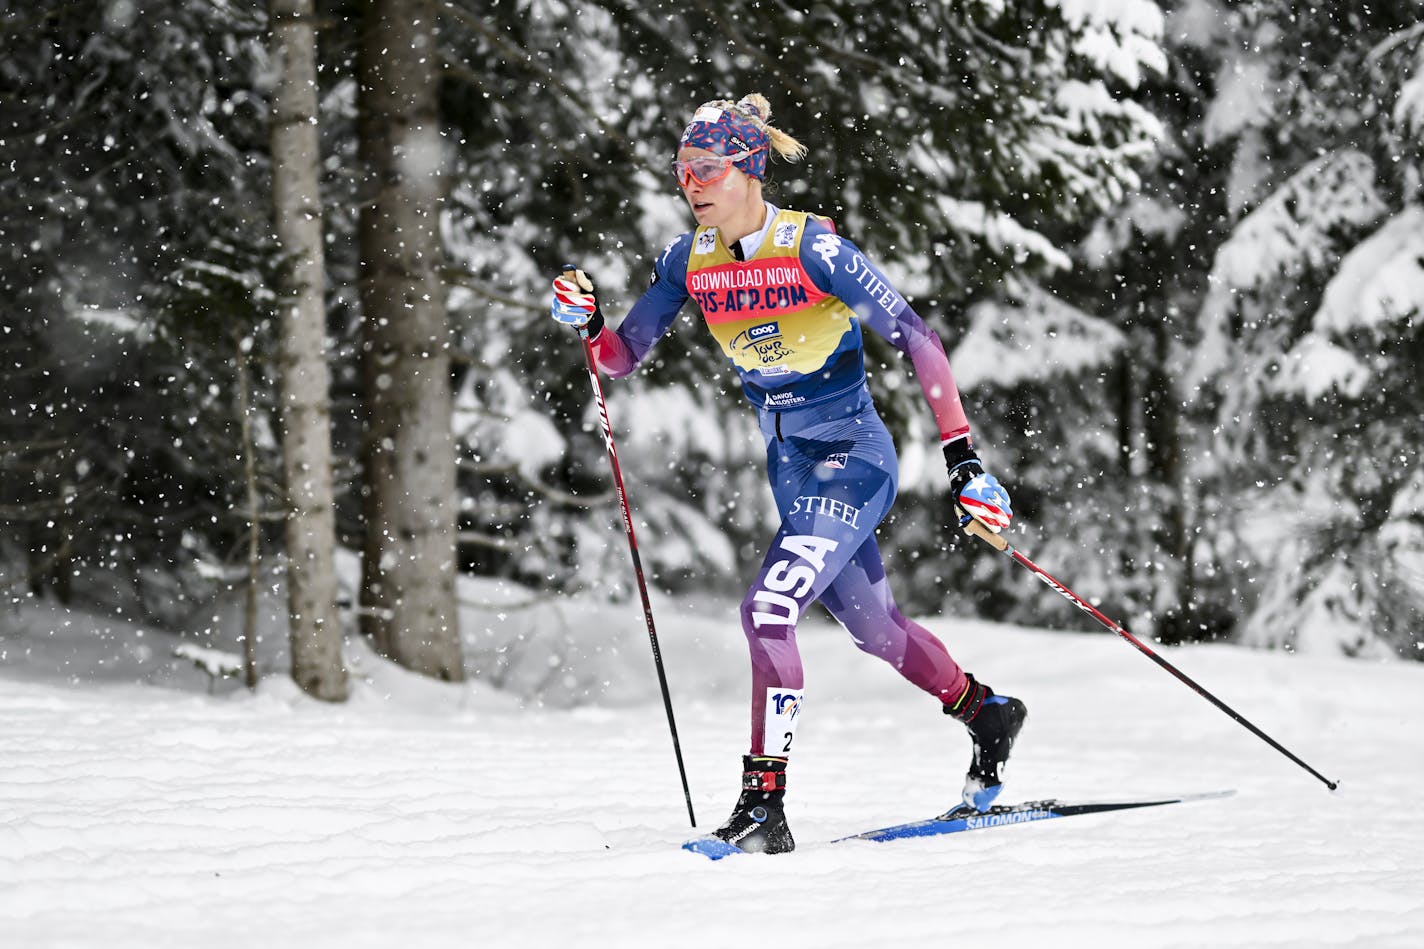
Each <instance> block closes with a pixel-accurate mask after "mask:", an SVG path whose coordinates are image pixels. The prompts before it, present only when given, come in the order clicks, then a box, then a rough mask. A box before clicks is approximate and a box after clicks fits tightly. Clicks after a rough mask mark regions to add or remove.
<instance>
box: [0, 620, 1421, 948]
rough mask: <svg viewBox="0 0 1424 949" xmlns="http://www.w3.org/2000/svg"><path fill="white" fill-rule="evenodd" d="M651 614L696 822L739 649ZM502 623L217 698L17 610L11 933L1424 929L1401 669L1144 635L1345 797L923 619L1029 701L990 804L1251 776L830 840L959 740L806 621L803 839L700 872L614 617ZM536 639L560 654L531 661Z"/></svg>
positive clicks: (573, 941)
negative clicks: (414, 651)
mask: <svg viewBox="0 0 1424 949" xmlns="http://www.w3.org/2000/svg"><path fill="white" fill-rule="evenodd" d="M656 608H657V611H658V612H656V614H655V615H657V617H658V621H659V631H660V638H661V641H662V645H663V650H664V654H665V658H666V662H667V665H668V669H669V673H670V679H671V684H672V691H673V698H674V702H675V706H676V709H677V712H678V715H679V718H678V725H679V728H680V730H681V733H682V743H683V749H684V753H685V754H686V757H687V763H688V770H689V776H690V779H691V785H692V790H693V800H694V804H695V806H696V811H697V818H698V823H699V827H700V828H702V829H710V828H711V827H714V826H715V825H716V824H717V823H718V822H720V821H721V819H722V818H723V817H725V816H726V812H727V810H728V809H729V808H730V805H731V803H732V801H733V799H734V798H735V795H736V782H737V780H738V769H739V760H738V756H739V755H740V754H741V752H742V750H743V743H744V741H745V733H746V718H747V713H746V702H745V695H744V692H745V689H746V685H745V681H744V672H743V667H744V664H745V658H744V653H743V646H742V643H741V638H740V632H739V631H738V630H737V628H736V626H735V624H734V623H733V622H732V620H731V617H732V616H733V613H732V612H731V610H730V609H728V610H726V611H724V612H723V613H721V614H704V613H695V612H691V611H689V610H687V609H683V610H678V609H677V608H676V607H675V605H674V604H672V603H669V602H666V601H659V602H658V603H657V604H656ZM539 609H543V610H544V612H543V613H540V612H539ZM500 615H505V616H506V618H505V619H499V616H500ZM520 616H522V617H523V619H519V618H518V617H515V616H512V615H508V614H494V613H490V614H485V615H483V617H481V616H471V615H467V617H466V625H467V629H466V634H467V636H468V637H469V645H470V655H471V663H472V667H474V668H477V669H480V670H481V676H483V678H481V679H477V680H475V681H473V682H472V683H470V684H467V685H464V686H444V685H439V684H435V683H431V682H427V681H423V680H417V679H415V678H414V677H411V676H409V675H407V674H405V673H403V672H401V671H400V670H398V669H395V668H393V667H391V666H389V665H388V664H385V663H383V662H380V661H379V660H377V659H375V658H373V657H371V656H370V655H369V654H363V653H362V652H360V651H359V649H358V648H357V647H353V648H352V656H353V658H354V659H355V660H356V661H357V662H358V664H359V677H358V678H357V679H356V682H355V690H354V695H353V698H352V700H351V701H350V702H349V703H347V704H346V705H342V706H325V705H321V704H318V703H316V702H313V701H310V700H308V699H305V698H303V697H302V696H301V695H300V694H299V693H298V692H297V691H296V690H295V688H294V687H293V686H292V685H291V684H290V682H289V680H287V679H285V678H284V677H282V676H281V675H272V676H270V677H269V678H267V679H266V680H265V681H264V682H263V684H262V686H261V688H260V689H259V691H258V692H257V694H255V695H251V694H249V693H247V692H245V691H242V690H240V689H233V688H231V687H227V688H224V689H222V690H220V691H219V694H217V695H214V696H209V695H207V694H205V690H206V685H205V683H206V679H205V677H204V676H203V675H202V674H201V673H199V672H197V670H196V669H194V668H193V667H192V666H191V664H186V663H181V664H177V665H175V664H174V663H173V662H172V661H170V660H168V659H167V652H166V650H164V649H160V648H158V645H159V644H158V643H157V642H155V636H156V634H152V633H150V634H149V635H148V636H147V639H148V641H149V642H150V643H153V644H154V646H153V648H151V649H150V650H149V652H147V653H146V654H143V655H137V654H132V650H130V649H129V648H128V647H127V646H125V647H124V649H123V650H120V651H124V652H125V655H127V656H128V658H127V659H124V660H122V661H120V660H116V659H114V658H113V657H110V660H109V661H108V663H107V664H106V665H103V666H102V667H100V666H98V665H96V661H95V660H94V659H93V657H92V656H90V655H89V653H87V652H86V651H85V649H84V648H83V645H82V643H81V642H80V641H81V640H86V637H87V638H88V639H89V640H92V638H93V631H92V630H85V629H83V628H81V627H82V624H78V623H71V625H70V626H69V627H64V626H63V623H61V622H56V621H55V619H56V617H55V616H53V615H51V616H49V617H48V618H46V616H45V614H42V613H40V614H36V613H31V614H29V620H28V622H29V625H28V626H27V627H26V628H24V629H23V630H19V628H18V627H17V626H16V625H15V624H13V623H12V624H10V626H9V628H8V629H7V630H6V631H5V633H4V635H3V636H0V934H3V935H0V944H3V945H4V946H6V947H11V946H13V947H25V949H30V947H50V946H86V947H87V946H103V947H106V949H119V947H130V946H132V947H144V949H151V947H155V946H204V947H208V949H213V947H229V946H231V947H253V946H302V947H309V946H333V947H341V949H355V947H364V946H372V947H375V946H382V947H384V946H392V945H402V946H408V947H445V946H449V947H461V949H467V947H472V946H480V947H487V946H488V947H503V946H551V945H558V946H620V947H622V946H678V947H695V946H709V947H718V949H724V947H728V946H735V945H747V944H757V945H761V944H768V943H769V944H777V945H797V946H804V947H830V946H847V947H857V949H863V947H867V946H888V945H895V944H897V943H901V944H907V943H908V941H909V940H914V941H916V942H917V943H919V944H922V945H929V944H933V945H940V946H948V945H959V946H983V947H991V946H992V947H1002V946H1033V947H1040V946H1093V947H1104V946H1108V947H1112V946H1123V947H1129V946H1130V947H1134V949H1146V947H1168V946H1181V947H1199V946H1208V945H1210V946H1370V947H1392V946H1401V947H1403V946H1410V947H1414V946H1419V945H1424V885H1421V882H1420V881H1421V879H1424V808H1421V807H1420V806H1419V789H1420V787H1421V785H1424V753H1421V743H1420V740H1419V737H1418V736H1419V725H1420V722H1421V721H1424V666H1421V665H1417V664H1402V663H1392V664H1377V663H1370V662H1361V661H1351V660H1346V659H1337V658H1325V657H1310V656H1289V655H1285V654H1280V653H1261V652H1251V651H1246V650H1243V649H1240V648H1232V647H1224V646H1223V647H1215V646H1205V647H1190V648H1183V649H1174V650H1165V651H1164V654H1165V655H1167V656H1169V658H1170V659H1171V660H1173V661H1174V662H1176V663H1177V664H1178V665H1180V666H1181V667H1182V668H1183V669H1184V670H1185V671H1186V672H1188V673H1189V674H1191V675H1193V676H1195V677H1196V678H1197V679H1198V680H1199V681H1200V682H1202V684H1203V685H1205V686H1206V687H1207V688H1210V689H1212V690H1213V691H1214V692H1216V694H1218V695H1219V696H1220V697H1221V698H1222V699H1223V700H1225V701H1226V702H1228V703H1230V704H1233V705H1234V706H1235V707H1236V708H1238V710H1239V711H1241V712H1242V713H1243V714H1244V715H1246V716H1247V717H1248V718H1250V719H1252V720H1253V721H1254V722H1255V723H1256V724H1257V725H1259V726H1260V727H1261V728H1263V729H1264V730H1265V731H1266V732H1268V733H1269V734H1271V735H1272V736H1273V737H1275V738H1276V739H1277V740H1279V741H1281V742H1282V743H1283V744H1285V745H1286V746H1287V747H1289V748H1290V749H1291V750H1293V751H1295V752H1296V753H1297V754H1299V755H1301V756H1302V757H1303V758H1304V759H1305V760H1306V761H1308V762H1310V763H1311V764H1312V765H1314V766H1315V767H1317V768H1319V769H1320V770H1322V771H1324V772H1325V773H1326V774H1327V775H1329V776H1330V777H1337V778H1339V779H1341V780H1342V782H1343V783H1342V786H1341V789H1340V791H1338V792H1336V793H1334V794H1332V793H1331V792H1329V791H1327V790H1326V789H1325V787H1324V786H1323V785H1322V784H1320V783H1319V782H1317V781H1316V780H1314V779H1313V778H1311V777H1310V776H1309V775H1307V774H1306V773H1305V772H1303V771H1301V770H1300V769H1299V768H1297V767H1296V766H1294V765H1293V764H1291V763H1290V762H1288V761H1287V760H1286V759H1284V758H1283V757H1281V756H1280V755H1279V754H1277V753H1276V752H1275V751H1273V750H1271V749H1270V748H1269V747H1267V746H1266V745H1265V744H1264V743H1262V742H1261V741H1260V740H1258V739H1257V738H1256V737H1254V736H1252V735H1251V734H1249V733H1248V732H1247V731H1245V730H1244V729H1242V728H1241V727H1240V726H1239V725H1237V724H1236V723H1234V722H1232V721H1231V720H1230V719H1228V718H1227V717H1226V716H1224V715H1222V714H1221V713H1220V712H1219V711H1217V710H1216V709H1214V708H1212V707H1211V706H1210V705H1208V704H1207V703H1206V702H1205V701H1203V700H1202V699H1201V698H1200V697H1199V696H1197V695H1195V694H1193V693H1192V692H1190V691H1189V690H1188V689H1186V688H1184V687H1182V686H1181V684H1180V683H1177V682H1175V681H1174V680H1173V679H1172V678H1171V677H1170V676H1168V675H1167V674H1166V673H1164V672H1163V671H1162V670H1160V669H1158V668H1157V667H1156V666H1154V665H1153V664H1152V663H1150V662H1148V661H1147V660H1146V659H1144V658H1143V657H1142V656H1140V655H1139V654H1137V653H1136V652H1135V651H1134V650H1132V649H1131V648H1130V647H1129V646H1128V645H1127V644H1125V643H1123V642H1121V641H1119V640H1117V639H1116V638H1114V637H1110V636H1105V635H1086V634H1069V633H1049V632H1044V631H1037V630H1030V629H1020V628H1014V627H1004V626H994V625H989V624H982V623H960V622H955V621H952V620H931V621H930V623H929V625H930V626H931V628H933V629H934V630H935V631H936V632H937V633H939V634H940V635H942V636H943V637H944V639H945V640H946V642H947V643H949V644H950V647H951V650H952V651H953V652H954V653H955V655H956V656H957V657H958V658H959V659H960V660H961V661H962V662H963V663H964V664H965V665H966V666H968V667H969V668H971V669H973V670H974V671H976V673H978V674H980V675H981V676H982V677H983V678H984V679H985V680H986V681H988V682H989V683H991V684H992V685H994V686H995V687H996V688H999V689H1000V690H1003V691H1009V692H1013V693H1015V694H1017V695H1020V696H1022V697H1023V698H1024V699H1025V700H1026V701H1027V703H1028V706H1029V710H1030V720H1029V724H1028V726H1027V728H1026V730H1025V732H1024V734H1023V737H1022V739H1021V741H1020V745H1019V747H1018V751H1017V754H1016V758H1015V762H1014V766H1013V767H1012V769H1011V771H1010V782H1009V790H1008V791H1007V792H1006V795H1005V798H1006V799H1007V800H1022V799H1032V798H1041V797H1049V796H1057V797H1060V798H1064V799H1078V798H1102V797H1135V796H1139V795H1151V794H1160V793H1169V794H1170V793H1178V792H1196V791H1210V790H1215V789H1224V788H1234V789H1236V791H1237V792H1238V793H1237V794H1236V795H1235V796H1234V797H1231V798H1228V799H1225V800H1219V801H1208V802H1203V803H1193V804H1181V805H1173V806H1169V807H1162V808H1153V809H1147V810H1142V811H1132V812H1124V813H1118V814H1110V815H1103V816H1090V817H1078V818H1073V819H1070V820H1064V821H1051V822H1047V823H1043V824H1034V825H1027V826H1017V827H1007V828H999V829H994V830H990V831H986V832H982V833H970V834H960V835H955V836H950V837H943V838H937V839H928V840H919V841H905V842H899V843H891V844H871V843H851V844H831V843H828V841H829V840H831V839H832V838H835V837H838V836H841V835H845V834H849V833H853V832H857V831H861V830H865V829H868V828H871V827H874V826H877V825H880V824H886V823H892V822H897V821H902V820H909V819H914V818H918V817H925V816H929V815H931V814H933V813H935V812H937V811H938V810H941V809H943V808H945V807H946V806H948V805H949V804H951V803H953V802H954V800H955V798H956V797H957V794H958V787H959V783H960V775H961V774H962V770H963V767H964V765H965V763H966V760H967V756H968V743H967V740H966V739H965V738H964V736H963V732H962V729H960V728H959V727H958V726H957V725H955V724H954V723H953V722H951V721H949V720H948V719H946V718H944V717H943V716H942V715H940V714H939V712H938V710H937V708H936V707H935V705H934V704H933V703H932V702H931V701H930V700H928V699H927V698H926V697H924V696H923V695H921V694H919V693H917V692H916V691H915V690H913V689H912V688H910V687H909V686H908V685H906V684H904V683H903V682H902V681H901V680H900V679H899V678H898V677H897V676H896V675H894V673H893V672H891V671H890V670H889V669H888V668H887V667H884V666H883V665H881V664H880V663H878V662H876V661H875V660H873V659H870V658H869V657H866V656H864V655H862V654H861V653H859V652H858V651H857V650H856V649H855V648H854V647H853V646H852V645H851V644H850V643H849V642H848V641H846V640H845V638H844V635H843V634H842V633H841V632H840V631H839V629H838V628H836V627H833V626H832V625H831V624H829V623H828V622H823V621H820V620H816V621H809V622H807V623H806V624H805V625H804V628H803V633H802V643H803V648H804V652H805V656H806V665H807V670H808V698H807V706H806V712H805V718H804V719H803V724H802V725H801V728H800V732H799V734H798V738H797V748H798V750H797V754H796V755H795V757H794V758H793V761H792V771H791V791H790V796H789V798H788V812H789V816H790V819H791V822H792V827H793V829H794V831H795V833H796V836H797V839H798V841H799V842H800V846H799V849H798V850H797V851H796V852H795V853H793V854H789V855H784V856H780V857H759V856H748V857H738V858H733V859H728V860H723V861H720V862H717V863H713V862H709V861H707V860H704V859H703V858H701V857H698V856H695V855H692V854H689V853H685V852H683V851H681V850H680V849H679V848H678V844H679V843H680V842H681V841H682V840H683V839H684V838H686V837H687V836H689V835H690V834H691V833H692V832H691V830H690V829H689V827H688V822H687V814H686V809H685V807H684V804H683V800H682V792H681V788H680V786H679V783H678V780H677V772H676V768H675V765H674V760H673V756H672V751H671V743H670V741H669V738H668V734H667V727H666V724H665V721H664V718H663V711H662V708H661V704H660V703H659V702H658V701H657V699H656V697H655V691H654V688H655V687H654V684H653V683H654V679H653V672H652V661H651V658H650V657H649V654H648V650H647V643H646V636H645V634H644V632H643V629H642V626H641V622H640V619H639V615H638V613H637V611H636V610H635V609H631V608H630V609H629V610H627V611H616V610H615V611H612V612H599V611H597V610H592V609H585V608H580V607H579V606H578V605H577V604H573V605H570V604H563V605H558V604H555V605H551V606H549V607H546V608H536V609H535V610H534V611H533V612H531V611H530V610H529V609H525V610H524V611H523V612H522V613H521V614H520ZM559 616H562V617H563V619H562V620H559V622H560V623H561V624H562V625H560V626H559V628H557V629H547V628H546V629H544V631H543V633H542V635H543V636H544V642H543V644H542V645H541V646H540V647H539V649H537V650H532V651H531V652H530V654H529V655H528V657H527V662H528V663H530V664H533V665H536V666H537V665H540V664H542V665H543V666H544V667H545V673H544V674H542V675H540V676H536V675H534V674H533V673H532V672H531V673H523V674H521V673H520V670H519V669H518V667H517V666H518V664H517V663H514V662H513V661H512V660H511V656H512V654H513V650H512V647H511V645H510V642H509V641H508V640H507V639H505V640H501V639H500V637H501V636H507V633H506V631H507V629H509V628H512V627H517V626H519V624H521V623H522V624H524V626H525V631H524V632H523V633H521V634H520V636H521V637H522V638H520V639H519V641H520V642H522V643H525V644H526V645H528V643H529V640H530V639H531V638H535V634H536V633H537V632H538V630H537V629H535V627H539V626H547V624H548V623H550V622H554V621H555V620H556V619H557V618H558V617H559ZM36 617H38V619H37V618H36ZM531 617H533V619H531ZM540 617H542V618H540ZM482 619H483V620H487V621H488V622H482ZM46 623H48V627H47V628H48V629H49V633H46V632H45V631H44V630H41V629H38V628H37V626H36V624H39V625H41V626H43V625H45V624H46ZM615 623H616V626H617V629H616V630H614V629H612V628H611V624H615ZM17 630H18V631H17ZM130 632H131V631H130ZM86 641H87V640H86ZM106 641H109V640H106ZM124 641H125V642H130V641H131V639H130V638H129V637H127V636H126V637H125V638H124ZM501 642H503V645H501ZM559 643H563V644H565V645H567V644H569V643H573V644H575V648H570V649H565V650H564V651H563V652H562V653H560V652H559V650H558V649H554V650H553V654H555V655H556V656H558V658H557V659H555V660H553V661H550V660H549V659H548V654H549V653H550V649H549V646H550V644H555V645H557V644H559ZM60 655H70V656H80V657H85V658H83V659H82V661H81V660H78V659H75V660H65V662H69V665H68V666H65V665H64V664H63V663H57V662H56V661H55V657H56V656H60ZM494 658H498V659H499V661H500V662H502V663H503V666H502V667H501V668H500V669H498V670H493V669H492V668H491V667H490V662H491V660H492V659H494ZM159 669H161V670H164V671H163V672H162V674H161V675H160V674H156V673H155V670H159ZM550 670H553V671H552V674H550ZM490 678H497V679H499V681H500V682H501V683H503V686H502V688H499V689H496V688H494V687H493V686H492V685H491V684H490V683H489V681H488V680H489V679H490ZM600 679H602V680H604V681H608V682H609V685H608V686H606V687H604V688H602V689H598V688H594V689H592V690H590V689H589V688H588V686H587V683H589V682H598V681H600ZM613 679H620V680H623V681H620V682H619V683H614V682H613V681H612V680H613ZM590 699H592V701H589V700H590ZM579 703H582V704H579ZM571 704H572V705H575V707H572V708H569V707H560V706H568V705H571Z"/></svg>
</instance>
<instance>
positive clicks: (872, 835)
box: [835, 791, 1236, 843]
mask: <svg viewBox="0 0 1424 949" xmlns="http://www.w3.org/2000/svg"><path fill="white" fill-rule="evenodd" d="M1235 793H1236V792H1235V791H1209V792H1206V793H1204V794H1179V795H1176V796H1175V797H1160V798H1154V799H1152V800H1143V801H1099V802H1094V803H1089V804H1063V803H1061V802H1059V801H1056V800H1047V801H1028V802H1025V803H1023V804H997V805H995V806H994V807H991V808H989V809H988V810H987V811H976V810H974V809H973V808H972V807H970V806H969V805H968V804H961V805H959V806H958V807H956V808H954V809H953V810H950V811H947V812H946V813H943V814H941V815H939V816H938V817H932V818H930V819H929V820H917V821H911V822H910V823H908V824H895V825H894V826H891V827H881V828H880V829H878V830H868V831H866V832H865V833H863V834H852V835H851V836H849V837H841V838H839V839H837V840H836V841H835V843H840V842H841V841H845V840H874V841H877V842H884V841H887V840H903V839H905V838H907V837H938V836H940V835H941V834H958V833H960V832H962V831H966V830H986V829H988V828H990V827H1005V826H1008V825H1009V824H1028V823H1032V822H1034V821H1041V820H1053V819H1054V818H1056V817H1077V816H1078V815H1079V814H1101V813H1104V812H1105V811H1127V810H1132V809H1134V808H1138V807H1158V806H1160V805H1163V804H1181V803H1184V802H1186V801H1206V800H1212V799H1214V798H1222V797H1230V796H1231V795H1232V794H1235Z"/></svg>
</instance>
